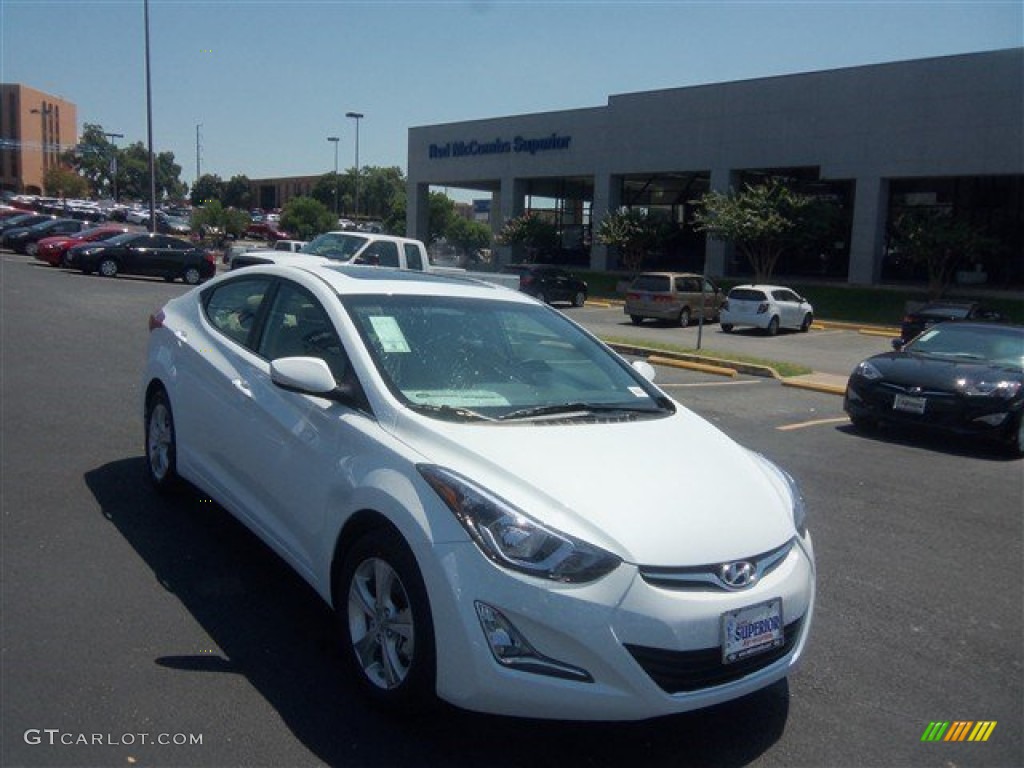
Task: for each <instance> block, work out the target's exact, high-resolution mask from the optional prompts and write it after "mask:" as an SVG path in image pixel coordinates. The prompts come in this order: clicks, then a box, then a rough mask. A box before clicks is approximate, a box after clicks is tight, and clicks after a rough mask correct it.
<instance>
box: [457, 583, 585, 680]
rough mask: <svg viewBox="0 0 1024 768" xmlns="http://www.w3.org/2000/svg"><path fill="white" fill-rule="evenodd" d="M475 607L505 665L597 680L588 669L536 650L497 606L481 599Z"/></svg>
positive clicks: (496, 657)
mask: <svg viewBox="0 0 1024 768" xmlns="http://www.w3.org/2000/svg"><path fill="white" fill-rule="evenodd" d="M474 606H475V607H476V614H477V617H478V618H479V619H480V626H481V628H482V629H483V631H484V637H485V638H486V639H487V646H488V647H489V648H490V649H491V655H492V656H494V660H495V661H497V662H498V663H499V664H500V665H501V666H503V667H507V668H509V669H516V670H519V671H521V672H531V673H533V674H536V675H547V676H549V677H559V678H562V679H564V680H575V681H577V682H581V683H592V682H594V678H593V677H591V676H590V673H588V672H587V671H586V670H583V669H579V668H578V667H574V666H572V665H570V664H564V663H562V662H560V661H556V660H555V659H552V658H549V657H547V656H545V655H544V654H542V653H540V652H538V651H537V650H536V649H534V647H533V646H532V645H530V641H529V640H527V639H526V638H525V637H524V636H523V633H522V632H520V631H519V630H518V629H516V627H515V625H514V624H513V623H512V622H511V621H509V620H508V618H506V617H505V615H504V614H503V613H502V612H501V611H499V610H498V609H497V608H494V607H492V606H490V605H488V604H487V603H482V602H480V601H479V600H477V601H476V602H474Z"/></svg>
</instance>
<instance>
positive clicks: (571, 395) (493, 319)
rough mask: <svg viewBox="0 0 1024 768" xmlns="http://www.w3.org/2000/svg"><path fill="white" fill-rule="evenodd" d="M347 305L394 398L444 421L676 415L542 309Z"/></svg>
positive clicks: (477, 302)
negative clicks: (610, 415)
mask: <svg viewBox="0 0 1024 768" xmlns="http://www.w3.org/2000/svg"><path fill="white" fill-rule="evenodd" d="M343 303H344V305H345V307H346V309H347V310H348V313H349V314H350V315H351V317H352V319H353V321H354V323H355V325H356V327H357V328H358V329H359V333H360V335H361V336H362V339H363V342H364V344H365V345H366V347H367V349H368V350H369V352H370V355H371V357H372V358H373V361H374V363H375V365H376V367H377V370H378V371H379V372H380V374H381V376H382V378H383V379H384V381H385V382H386V383H387V385H388V387H389V388H390V389H391V391H392V392H393V393H394V394H395V396H396V397H398V398H399V399H400V400H401V401H402V402H404V403H405V404H406V405H407V406H409V407H410V408H412V409H413V410H417V411H419V412H422V413H426V414H428V415H430V416H434V417H436V418H443V419H450V420H467V421H469V420H491V419H496V420H505V421H523V420H532V419H541V418H553V417H555V416H556V414H557V417H558V418H560V419H565V418H578V419H584V420H586V419H593V418H596V417H597V416H596V415H597V414H604V415H605V416H606V417H607V415H608V414H609V412H614V413H615V414H617V415H618V416H624V417H625V418H640V417H643V416H651V415H655V414H665V413H668V412H671V411H673V410H674V408H673V406H672V404H671V402H670V401H668V400H667V399H665V398H663V397H662V396H661V395H660V394H659V393H658V391H657V390H656V389H654V387H653V386H651V385H650V384H649V383H648V382H647V381H646V380H645V379H644V378H643V377H641V376H640V375H639V374H638V373H636V372H635V371H634V370H633V369H632V368H631V367H630V366H629V365H628V364H626V363H625V362H624V361H623V360H622V359H621V358H619V357H617V356H616V355H614V354H612V353H610V352H609V351H607V350H606V349H605V348H604V347H602V346H601V345H600V344H598V343H597V342H595V341H594V340H593V339H592V338H591V337H589V336H588V335H587V334H586V333H584V332H583V331H582V330H581V329H579V328H578V327H577V326H575V325H574V324H572V323H571V322H569V321H568V320H566V319H565V318H564V317H562V315H560V314H559V313H557V312H554V311H551V310H550V309H549V308H546V307H543V306H540V305H536V304H525V303H524V304H520V303H513V302H502V301H492V300H485V299H466V298H451V297H435V296H401V295H398V296H396V295H391V296H376V295H375V296H347V297H344V299H343Z"/></svg>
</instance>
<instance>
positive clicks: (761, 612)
mask: <svg viewBox="0 0 1024 768" xmlns="http://www.w3.org/2000/svg"><path fill="white" fill-rule="evenodd" d="M785 639H786V638H785V632H784V629H783V625H782V598H778V597H777V598H775V599H774V600H769V601H768V602H766V603H758V604H757V605H748V606H747V607H746V608H740V609H738V610H735V611H729V612H728V613H723V614H722V663H723V664H732V663H733V662H734V661H739V660H740V659H745V658H747V657H748V656H754V655H756V654H758V653H764V652H765V651H770V650H771V649H772V648H779V647H781V646H782V644H783V642H784V641H785Z"/></svg>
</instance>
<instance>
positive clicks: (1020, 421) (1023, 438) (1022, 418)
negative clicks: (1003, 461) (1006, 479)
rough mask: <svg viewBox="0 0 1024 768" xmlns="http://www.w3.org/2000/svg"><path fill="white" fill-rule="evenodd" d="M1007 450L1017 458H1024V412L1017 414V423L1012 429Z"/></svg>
mask: <svg viewBox="0 0 1024 768" xmlns="http://www.w3.org/2000/svg"><path fill="white" fill-rule="evenodd" d="M1007 450H1008V451H1009V453H1010V455H1011V456H1013V457H1015V458H1021V457H1022V456H1024V412H1021V413H1019V414H1017V423H1016V424H1015V425H1014V426H1012V427H1011V428H1010V439H1009V442H1008V443H1007Z"/></svg>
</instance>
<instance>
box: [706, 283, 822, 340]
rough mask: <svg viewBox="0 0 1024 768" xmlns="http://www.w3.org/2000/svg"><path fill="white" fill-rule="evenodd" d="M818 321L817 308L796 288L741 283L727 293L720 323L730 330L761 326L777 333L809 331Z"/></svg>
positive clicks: (723, 328)
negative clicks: (797, 291) (815, 317)
mask: <svg viewBox="0 0 1024 768" xmlns="http://www.w3.org/2000/svg"><path fill="white" fill-rule="evenodd" d="M813 322H814V307H812V306H811V304H810V302H809V301H807V299H805V298H804V297H803V296H800V295H799V294H798V293H796V291H793V290H791V289H789V288H786V287H784V286H781V285H737V286H736V287H735V288H733V289H732V290H731V291H729V295H728V296H726V298H725V302H724V303H723V304H722V309H721V313H720V315H719V323H720V324H721V327H722V330H723V331H725V332H726V333H729V332H730V331H732V329H733V328H735V327H736V326H737V325H750V326H753V327H754V328H760V329H761V330H763V331H764V332H765V333H767V334H768V335H769V336H774V335H775V334H776V333H778V332H779V329H780V328H791V329H794V330H798V331H802V332H804V333H806V332H807V331H809V330H810V329H811V323H813Z"/></svg>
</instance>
